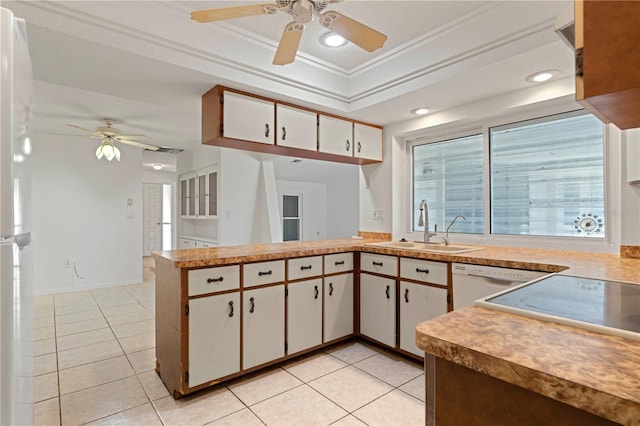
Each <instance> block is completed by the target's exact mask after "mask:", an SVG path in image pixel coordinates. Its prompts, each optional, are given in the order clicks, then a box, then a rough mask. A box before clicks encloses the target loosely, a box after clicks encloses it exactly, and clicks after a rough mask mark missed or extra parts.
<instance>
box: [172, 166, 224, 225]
mask: <svg viewBox="0 0 640 426" xmlns="http://www.w3.org/2000/svg"><path fill="white" fill-rule="evenodd" d="M180 217H182V218H190V219H215V218H217V217H218V168H217V166H211V167H207V168H204V169H200V170H196V171H195V172H190V173H187V174H184V175H181V176H180Z"/></svg>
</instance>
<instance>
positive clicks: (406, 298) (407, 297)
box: [404, 288, 409, 303]
mask: <svg viewBox="0 0 640 426" xmlns="http://www.w3.org/2000/svg"><path fill="white" fill-rule="evenodd" d="M404 301H405V302H406V303H409V289H408V288H405V289H404Z"/></svg>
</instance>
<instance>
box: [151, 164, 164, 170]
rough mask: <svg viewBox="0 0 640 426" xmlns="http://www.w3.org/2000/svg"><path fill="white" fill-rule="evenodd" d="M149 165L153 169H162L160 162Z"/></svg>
mask: <svg viewBox="0 0 640 426" xmlns="http://www.w3.org/2000/svg"><path fill="white" fill-rule="evenodd" d="M151 167H153V170H162V164H154V165H153V166H151Z"/></svg>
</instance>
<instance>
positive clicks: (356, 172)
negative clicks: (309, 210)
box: [326, 167, 362, 239]
mask: <svg viewBox="0 0 640 426" xmlns="http://www.w3.org/2000/svg"><path fill="white" fill-rule="evenodd" d="M361 173H362V172H361V170H360V168H359V167H354V168H353V172H349V173H347V174H346V175H343V176H339V177H338V178H336V179H334V180H332V181H329V182H328V183H327V206H326V212H327V235H326V238H328V239H332V238H349V237H351V236H354V235H358V230H359V229H360V228H359V219H360V218H359V214H360V209H359V205H360V198H361V194H360V193H359V177H360V175H361Z"/></svg>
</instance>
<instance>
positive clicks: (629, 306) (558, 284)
mask: <svg viewBox="0 0 640 426" xmlns="http://www.w3.org/2000/svg"><path fill="white" fill-rule="evenodd" d="M478 304H479V305H481V306H485V307H492V306H491V305H492V304H493V305H496V306H495V308H497V309H499V308H498V306H504V307H507V308H516V309H519V310H524V311H527V312H530V313H534V314H536V313H537V314H541V315H542V316H551V317H555V318H564V319H568V320H570V321H578V322H581V323H587V324H594V325H596V326H602V327H607V328H612V329H617V330H626V331H630V332H634V333H640V285H639V284H632V283H624V282H618V281H606V280H595V279H591V278H581V277H573V276H569V275H551V276H548V277H546V278H542V279H540V280H538V281H533V282H531V283H529V284H525V285H523V286H520V287H517V288H514V289H513V290H511V291H508V292H505V293H503V294H500V295H497V296H493V297H488V298H485V299H484V303H482V302H481V303H478ZM532 316H534V317H535V316H536V315H532Z"/></svg>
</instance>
